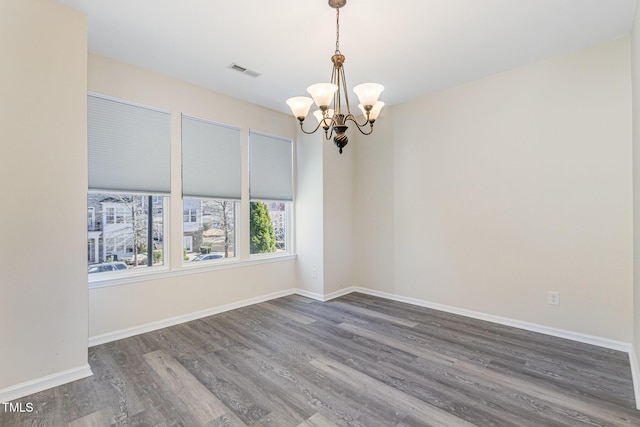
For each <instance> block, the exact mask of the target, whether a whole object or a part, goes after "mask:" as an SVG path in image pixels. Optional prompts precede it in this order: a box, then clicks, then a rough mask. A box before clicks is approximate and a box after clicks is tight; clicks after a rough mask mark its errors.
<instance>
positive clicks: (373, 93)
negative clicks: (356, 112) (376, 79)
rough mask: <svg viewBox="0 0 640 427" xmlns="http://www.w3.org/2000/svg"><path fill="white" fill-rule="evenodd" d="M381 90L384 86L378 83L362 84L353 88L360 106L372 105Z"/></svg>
mask: <svg viewBox="0 0 640 427" xmlns="http://www.w3.org/2000/svg"><path fill="white" fill-rule="evenodd" d="M383 90H384V86H382V85H381V84H378V83H362V84H360V85H358V86H356V87H354V88H353V91H354V92H355V94H356V95H358V100H359V101H360V103H361V104H362V105H374V104H375V103H376V101H377V100H378V98H379V97H380V94H381V93H382V91H383Z"/></svg>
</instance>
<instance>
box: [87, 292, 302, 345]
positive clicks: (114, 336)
mask: <svg viewBox="0 0 640 427" xmlns="http://www.w3.org/2000/svg"><path fill="white" fill-rule="evenodd" d="M296 291H297V289H286V290H284V291H279V292H274V293H271V294H267V295H261V296H258V297H255V298H249V299H246V300H242V301H238V302H234V303H231V304H225V305H221V306H218V307H213V308H208V309H206V310H201V311H196V312H194V313H188V314H183V315H180V316H176V317H171V318H168V319H163V320H158V321H156V322H151V323H145V324H143V325H139V326H134V327H132V328H127V329H121V330H118V331H113V332H108V333H106V334H101V335H96V336H93V337H90V338H89V347H93V346H96V345H100V344H105V343H108V342H111V341H116V340H121V339H124V338H129V337H132V336H134V335H140V334H144V333H146V332H151V331H156V330H158V329H162V328H167V327H169V326H175V325H179V324H180V323H185V322H190V321H192V320H196V319H201V318H203V317H207V316H213V315H214V314H219V313H224V312H225V311H229V310H235V309H236V308H242V307H246V306H249V305H253V304H259V303H261V302H265V301H269V300H272V299H276V298H281V297H284V296H287V295H292V294H294V293H296Z"/></svg>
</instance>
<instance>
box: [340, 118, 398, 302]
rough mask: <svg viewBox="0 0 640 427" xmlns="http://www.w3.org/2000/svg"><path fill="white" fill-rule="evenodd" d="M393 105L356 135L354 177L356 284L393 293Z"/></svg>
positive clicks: (394, 234) (394, 236) (394, 235)
mask: <svg viewBox="0 0 640 427" xmlns="http://www.w3.org/2000/svg"><path fill="white" fill-rule="evenodd" d="M393 112H394V109H393V107H385V108H384V110H383V113H382V115H381V116H380V118H379V119H378V120H377V122H376V123H375V126H374V132H373V134H371V135H369V136H363V137H360V138H358V139H357V141H356V142H355V143H354V144H353V146H351V145H350V146H349V147H350V148H353V151H354V154H355V158H356V159H355V171H356V173H355V178H354V183H355V184H354V185H355V191H354V204H355V207H354V223H353V233H354V251H355V260H356V264H355V267H354V269H355V272H354V274H355V284H356V285H357V286H361V287H365V288H370V289H374V290H378V291H382V290H384V291H386V292H391V293H396V292H395V288H394V286H393V271H394V268H393V257H394V251H395V238H396V233H395V230H394V219H393V218H394V207H395V203H394V195H393V188H394V185H393V175H394V171H393V150H394V143H393V124H394V122H393Z"/></svg>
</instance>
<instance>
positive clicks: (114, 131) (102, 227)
mask: <svg viewBox="0 0 640 427" xmlns="http://www.w3.org/2000/svg"><path fill="white" fill-rule="evenodd" d="M87 112H88V115H87V128H88V149H89V150H88V151H89V156H88V157H89V192H88V197H87V201H88V207H89V210H90V211H92V212H93V216H94V218H95V219H94V221H93V227H92V226H91V224H90V222H89V221H88V222H89V224H88V225H89V227H88V240H89V242H88V245H87V247H88V250H89V256H88V260H89V270H88V271H89V273H94V272H95V273H104V274H105V275H108V274H110V272H114V271H121V270H127V271H129V270H131V269H138V268H141V267H152V266H161V265H164V259H165V249H166V248H167V241H166V238H167V236H168V233H166V224H165V222H166V221H165V206H166V205H167V203H168V197H167V196H168V195H169V193H170V157H171V156H170V154H171V153H170V148H171V146H170V144H171V121H170V115H169V113H167V112H163V111H158V110H155V109H152V108H147V107H142V106H138V105H134V104H131V103H129V102H127V101H122V100H116V99H113V98H108V97H104V96H100V95H93V94H92V95H89V96H88V111H87ZM97 276H99V275H97V274H96V275H95V276H94V275H93V274H90V277H92V278H94V279H95V278H96V277H97Z"/></svg>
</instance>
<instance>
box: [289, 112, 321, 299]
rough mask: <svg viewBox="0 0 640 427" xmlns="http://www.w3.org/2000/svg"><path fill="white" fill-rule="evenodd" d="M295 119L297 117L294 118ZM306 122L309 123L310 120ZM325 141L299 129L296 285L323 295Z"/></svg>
mask: <svg viewBox="0 0 640 427" xmlns="http://www.w3.org/2000/svg"><path fill="white" fill-rule="evenodd" d="M292 119H293V120H295V119H294V118H293V117H292ZM314 120H315V119H314ZM305 125H306V126H309V124H308V123H306V124H305ZM305 129H306V127H305ZM323 144H324V141H323V139H322V137H320V136H319V135H306V134H303V133H302V132H300V131H298V136H297V138H296V145H297V150H296V154H297V156H296V160H297V168H296V169H297V177H296V206H295V208H296V209H295V211H296V212H295V216H296V254H297V256H298V258H297V263H296V286H297V287H298V288H300V289H302V290H304V291H307V292H311V293H313V294H317V295H324V268H323V266H324V259H323V252H324V251H323V250H324V233H323V222H322V218H323V197H322V188H323V182H322V181H323V180H322V176H323V173H322V170H323V169H322V168H323V161H322V157H323V156H322V152H323ZM314 271H315V273H314Z"/></svg>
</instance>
